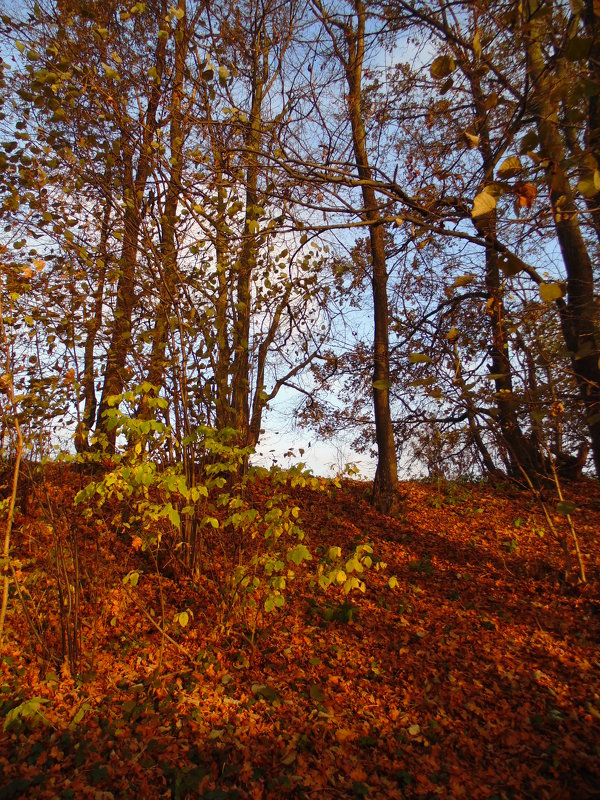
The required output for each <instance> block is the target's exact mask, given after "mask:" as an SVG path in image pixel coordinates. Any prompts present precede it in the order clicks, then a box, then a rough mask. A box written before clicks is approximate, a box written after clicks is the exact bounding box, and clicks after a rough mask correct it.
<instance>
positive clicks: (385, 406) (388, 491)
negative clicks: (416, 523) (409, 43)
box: [313, 0, 399, 514]
mask: <svg viewBox="0 0 600 800" xmlns="http://www.w3.org/2000/svg"><path fill="white" fill-rule="evenodd" d="M313 5H314V8H315V11H316V13H317V14H318V16H319V19H320V21H321V23H322V24H323V26H324V27H325V29H326V30H327V33H328V34H329V36H330V38H331V42H332V46H333V50H334V53H335V56H336V58H337V59H338V60H339V62H340V64H341V65H342V67H343V70H344V75H345V78H346V83H347V86H348V92H347V96H346V103H347V114H348V119H349V123H350V130H351V135H352V149H353V153H354V160H355V166H356V171H357V174H358V179H359V181H360V186H361V194H362V202H363V207H362V214H363V218H364V220H365V222H366V223H367V225H368V229H369V250H370V258H371V269H372V275H371V283H372V292H373V321H374V329H373V383H372V385H373V408H374V414H375V439H376V442H377V471H376V474H375V481H374V484H373V497H372V501H373V505H374V506H375V508H377V509H378V510H379V511H381V512H383V513H385V514H393V513H395V512H397V511H398V509H399V496H398V466H397V460H396V445H395V442H394V430H393V426H392V417H391V413H390V400H389V392H390V360H389V318H388V295H387V277H388V276H387V263H386V253H385V238H384V227H383V220H382V214H381V208H380V205H379V202H378V199H377V195H376V192H375V189H374V187H373V186H372V183H371V181H372V170H371V166H370V164H369V155H368V150H367V135H366V127H365V119H364V112H363V107H362V77H363V69H364V58H365V36H366V25H367V11H366V7H365V4H364V2H363V1H362V0H354V2H353V3H352V4H351V13H352V18H347V17H346V18H344V19H339V18H338V16H337V15H333V14H332V13H331V12H328V11H327V10H326V9H325V7H324V6H323V5H322V4H321V3H320V2H318V1H315V2H314V3H313Z"/></svg>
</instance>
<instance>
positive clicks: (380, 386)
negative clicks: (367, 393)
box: [373, 380, 392, 391]
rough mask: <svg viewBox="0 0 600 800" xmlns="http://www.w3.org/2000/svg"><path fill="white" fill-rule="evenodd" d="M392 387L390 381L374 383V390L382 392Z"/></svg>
mask: <svg viewBox="0 0 600 800" xmlns="http://www.w3.org/2000/svg"><path fill="white" fill-rule="evenodd" d="M391 385H392V384H391V382H390V381H384V380H380V381H373V388H374V389H378V390H380V391H382V390H383V389H389V388H390V387H391Z"/></svg>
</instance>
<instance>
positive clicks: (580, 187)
mask: <svg viewBox="0 0 600 800" xmlns="http://www.w3.org/2000/svg"><path fill="white" fill-rule="evenodd" d="M577 191H578V192H579V193H580V194H582V195H583V196H584V197H594V195H596V194H598V192H599V191H600V172H599V171H598V170H597V169H595V170H594V171H593V172H589V173H587V174H586V175H585V176H584V177H583V178H582V179H581V180H580V181H579V183H578V184H577Z"/></svg>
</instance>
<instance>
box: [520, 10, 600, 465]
mask: <svg viewBox="0 0 600 800" xmlns="http://www.w3.org/2000/svg"><path fill="white" fill-rule="evenodd" d="M539 8H540V3H539V0H529V4H528V19H527V25H526V34H525V35H526V46H527V61H528V68H529V72H530V76H531V80H532V104H531V107H532V111H533V112H534V114H535V117H536V124H537V131H538V136H539V139H540V145H541V150H542V153H543V155H544V156H545V158H546V159H547V162H548V168H547V180H548V183H549V186H550V201H551V204H552V212H553V214H554V221H555V227H556V234H557V237H558V242H559V245H560V249H561V253H562V257H563V261H564V264H565V268H566V272H567V302H566V303H564V304H562V306H560V312H561V326H562V331H563V336H564V339H565V343H566V345H567V349H568V350H569V353H570V355H571V364H572V367H573V373H574V375H575V378H576V381H577V386H578V388H579V392H580V394H581V397H582V399H583V401H584V404H585V410H586V419H587V424H588V428H589V431H590V438H591V443H592V453H593V457H594V464H595V467H596V474H597V475H598V476H600V368H599V366H598V357H599V355H600V353H599V349H598V343H597V340H596V335H595V330H594V327H595V322H596V308H595V303H594V277H593V267H592V261H591V258H590V255H589V253H588V250H587V248H586V245H585V242H584V239H583V236H582V233H581V228H580V226H579V221H578V214H577V207H576V204H575V200H574V196H573V191H572V189H571V186H570V183H569V179H568V175H567V173H566V169H565V149H564V146H563V142H562V140H561V137H560V132H559V128H558V117H557V109H556V107H555V105H554V102H555V101H553V99H552V83H551V80H550V73H549V69H548V65H547V64H546V62H545V59H544V55H543V50H542V41H543V37H544V31H545V26H546V21H545V19H546V18H545V16H544V15H543V14H539V13H538V12H539ZM556 102H558V101H556Z"/></svg>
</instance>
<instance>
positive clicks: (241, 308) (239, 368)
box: [232, 30, 269, 445]
mask: <svg viewBox="0 0 600 800" xmlns="http://www.w3.org/2000/svg"><path fill="white" fill-rule="evenodd" d="M268 52H269V46H268V43H267V42H266V36H265V32H264V30H261V31H260V32H259V33H258V34H257V36H256V40H255V42H254V53H253V70H252V102H251V106H250V114H249V117H248V127H247V133H246V138H245V142H244V145H245V150H246V158H247V166H246V198H245V199H246V219H245V223H244V233H243V241H242V247H241V252H240V257H239V260H238V263H237V266H236V268H237V287H236V294H237V296H236V309H235V322H234V326H233V352H234V360H233V378H232V407H233V425H234V427H235V428H236V429H237V430H238V431H239V434H240V443H241V444H242V445H246V444H248V439H249V423H250V358H249V347H250V344H249V340H250V317H251V310H252V309H251V304H252V297H251V288H250V287H251V279H252V276H253V275H254V272H255V269H256V256H257V247H258V239H257V233H258V224H259V223H258V217H259V212H258V205H259V202H258V200H259V198H258V174H259V159H258V154H259V152H260V145H261V138H262V132H263V126H262V116H261V114H262V104H263V96H264V88H265V84H266V82H267V80H268Z"/></svg>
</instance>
